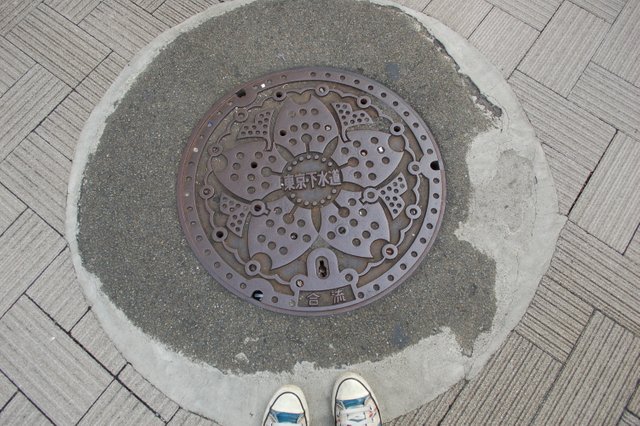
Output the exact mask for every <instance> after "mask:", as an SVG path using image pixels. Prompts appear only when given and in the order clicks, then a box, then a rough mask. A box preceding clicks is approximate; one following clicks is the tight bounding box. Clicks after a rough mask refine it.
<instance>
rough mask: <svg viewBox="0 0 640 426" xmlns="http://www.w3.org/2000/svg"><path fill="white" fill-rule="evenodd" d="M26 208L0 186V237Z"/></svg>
mask: <svg viewBox="0 0 640 426" xmlns="http://www.w3.org/2000/svg"><path fill="white" fill-rule="evenodd" d="M26 208H27V206H25V205H24V204H23V203H22V201H20V200H19V199H18V198H17V197H16V196H15V195H13V194H12V193H11V192H9V190H8V189H7V188H5V187H4V186H2V185H0V235H2V233H3V232H4V231H6V230H7V228H8V227H9V225H11V224H12V223H13V221H14V220H16V218H17V217H18V216H20V214H21V213H22V212H23V211H24V210H25V209H26Z"/></svg>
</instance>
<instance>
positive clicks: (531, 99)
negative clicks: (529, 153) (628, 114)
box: [509, 71, 615, 184]
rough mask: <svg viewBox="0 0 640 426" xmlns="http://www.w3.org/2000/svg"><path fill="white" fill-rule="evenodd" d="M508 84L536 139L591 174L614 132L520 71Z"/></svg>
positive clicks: (600, 121) (611, 128) (605, 124)
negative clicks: (520, 104) (529, 122)
mask: <svg viewBox="0 0 640 426" xmlns="http://www.w3.org/2000/svg"><path fill="white" fill-rule="evenodd" d="M509 84H510V85H511V87H512V88H513V90H514V92H515V93H516V95H517V96H518V99H519V100H520V102H521V103H522V107H523V108H524V110H525V112H526V113H527V116H528V117H529V120H530V121H531V124H532V125H533V127H534V128H535V130H536V134H537V135H538V138H540V140H541V141H542V142H543V143H545V144H547V145H549V146H550V147H551V148H553V149H555V150H557V151H558V152H560V153H562V154H563V155H565V156H566V157H567V158H571V159H572V160H573V161H575V162H576V163H577V164H579V165H581V166H582V167H584V168H586V169H587V170H589V172H591V171H593V170H594V169H595V167H596V165H597V164H598V162H599V161H600V158H601V157H602V154H604V151H605V150H606V149H607V146H609V143H610V142H611V139H612V138H613V136H614V134H615V129H614V128H613V127H612V126H610V125H609V124H607V123H605V122H603V121H602V120H600V119H599V118H597V117H596V116H594V115H593V114H590V113H589V112H587V111H585V110H584V109H582V108H580V107H578V106H576V105H574V104H573V103H571V102H569V101H567V100H566V99H565V98H563V97H562V96H559V95H558V94H556V93H555V92H553V91H552V90H550V89H548V88H546V87H544V86H543V85H542V84H540V83H538V82H536V81H534V80H533V79H531V78H530V77H528V76H526V75H524V74H522V73H521V72H519V71H516V72H514V73H513V75H512V76H511V78H510V79H509ZM583 183H584V181H582V182H581V184H583Z"/></svg>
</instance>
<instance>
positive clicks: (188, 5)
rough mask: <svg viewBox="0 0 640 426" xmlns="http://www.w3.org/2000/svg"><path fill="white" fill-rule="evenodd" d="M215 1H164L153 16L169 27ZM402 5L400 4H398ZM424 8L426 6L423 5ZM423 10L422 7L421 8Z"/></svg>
mask: <svg viewBox="0 0 640 426" xmlns="http://www.w3.org/2000/svg"><path fill="white" fill-rule="evenodd" d="M411 1H412V2H414V3H415V2H418V3H419V2H424V3H427V1H425V0H411ZM217 3H218V1H216V0H166V1H165V2H164V3H162V6H160V7H159V8H158V9H157V10H156V11H155V12H154V13H153V16H155V17H156V18H158V19H159V20H161V21H162V22H164V23H165V24H167V25H168V26H170V27H173V26H175V25H178V24H179V23H181V22H182V21H184V20H186V19H187V18H189V17H191V16H193V15H195V14H196V13H199V12H202V11H203V10H205V9H206V8H208V7H210V6H211V5H214V4H217ZM398 3H402V2H398ZM425 6H426V4H425ZM423 9H424V7H423Z"/></svg>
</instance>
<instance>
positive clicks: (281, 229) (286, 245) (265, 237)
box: [249, 198, 318, 269]
mask: <svg viewBox="0 0 640 426" xmlns="http://www.w3.org/2000/svg"><path fill="white" fill-rule="evenodd" d="M267 208H268V209H269V213H268V214H266V215H263V216H255V217H252V218H251V222H250V223H249V256H251V257H253V256H255V255H256V254H258V253H264V254H266V255H267V256H269V258H270V259H271V268H272V269H275V268H279V267H281V266H284V265H286V264H288V263H290V262H292V261H294V260H295V259H297V258H298V257H299V256H301V255H302V254H303V253H304V252H305V251H307V249H309V247H311V245H312V244H313V243H314V242H315V241H316V239H317V238H318V232H317V231H316V229H315V227H314V226H313V221H312V218H311V210H309V209H295V211H294V212H293V214H291V213H290V212H291V211H292V210H293V208H294V205H293V203H292V202H291V201H289V200H288V199H286V198H281V199H279V200H277V201H274V202H271V203H268V205H267Z"/></svg>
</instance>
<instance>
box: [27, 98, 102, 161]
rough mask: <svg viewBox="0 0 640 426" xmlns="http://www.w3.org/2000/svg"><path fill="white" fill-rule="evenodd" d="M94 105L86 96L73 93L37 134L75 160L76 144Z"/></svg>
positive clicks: (46, 120) (52, 113)
mask: <svg viewBox="0 0 640 426" xmlns="http://www.w3.org/2000/svg"><path fill="white" fill-rule="evenodd" d="M92 109H93V105H92V104H91V102H90V101H89V100H87V99H86V98H85V97H84V96H82V95H80V94H79V93H77V92H71V93H70V94H69V96H67V97H66V98H65V100H64V101H62V102H61V103H60V105H58V106H57V107H56V109H54V110H53V111H52V112H51V114H49V115H48V116H47V118H46V119H45V120H44V121H43V122H42V124H41V125H40V126H38V128H37V129H36V134H38V136H40V137H42V138H43V139H44V140H45V141H47V142H48V143H49V144H50V145H51V146H53V147H54V148H55V149H57V150H58V151H60V153H62V154H63V155H64V156H65V157H67V158H68V159H70V160H73V154H74V152H75V148H76V143H77V141H78V137H79V136H80V132H81V131H82V128H83V127H84V123H85V122H86V121H87V119H88V118H89V115H90V114H91V110H92Z"/></svg>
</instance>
